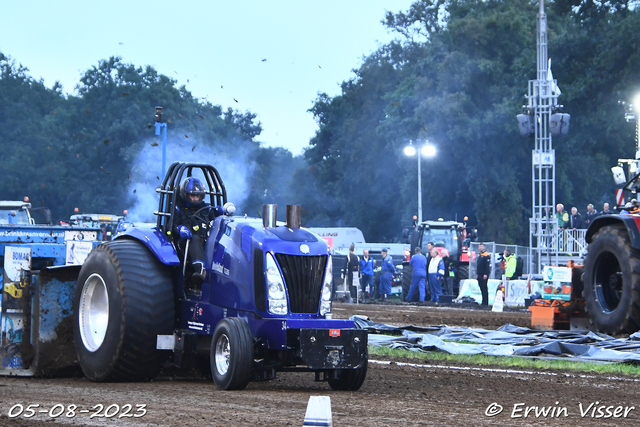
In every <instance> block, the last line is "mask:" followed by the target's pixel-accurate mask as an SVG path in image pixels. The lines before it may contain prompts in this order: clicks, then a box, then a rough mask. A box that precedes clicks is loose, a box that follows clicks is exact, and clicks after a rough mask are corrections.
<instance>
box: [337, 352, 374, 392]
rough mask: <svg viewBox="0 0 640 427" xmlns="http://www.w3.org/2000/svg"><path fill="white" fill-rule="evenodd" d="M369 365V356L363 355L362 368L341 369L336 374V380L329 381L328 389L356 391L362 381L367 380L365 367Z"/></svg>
mask: <svg viewBox="0 0 640 427" xmlns="http://www.w3.org/2000/svg"><path fill="white" fill-rule="evenodd" d="M368 364H369V356H368V354H367V355H365V359H364V362H362V366H360V367H359V368H356V369H341V370H340V371H339V372H338V378H334V379H331V378H330V379H329V387H331V389H332V390H342V391H356V390H358V389H360V387H362V384H363V383H364V380H365V379H366V378H367V366H368Z"/></svg>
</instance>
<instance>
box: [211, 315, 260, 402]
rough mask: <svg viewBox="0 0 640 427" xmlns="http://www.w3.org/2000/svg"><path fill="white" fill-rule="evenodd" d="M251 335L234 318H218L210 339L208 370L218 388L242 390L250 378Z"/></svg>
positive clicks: (247, 327) (251, 358) (251, 359)
mask: <svg viewBox="0 0 640 427" xmlns="http://www.w3.org/2000/svg"><path fill="white" fill-rule="evenodd" d="M252 367H253V338H252V336H251V330H250V329H249V325H248V324H247V322H246V321H244V320H243V319H240V318H238V317H227V318H225V319H222V320H220V322H218V325H217V326H216V329H215V331H214V332H213V339H212V340H211V373H212V375H213V382H215V384H216V385H217V386H218V388H220V389H222V390H242V389H244V388H245V387H246V386H247V384H249V381H251V371H252Z"/></svg>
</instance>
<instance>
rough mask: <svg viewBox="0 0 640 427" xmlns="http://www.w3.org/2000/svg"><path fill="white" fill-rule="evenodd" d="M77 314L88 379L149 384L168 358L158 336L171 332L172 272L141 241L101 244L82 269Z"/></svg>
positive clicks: (78, 346)
mask: <svg viewBox="0 0 640 427" xmlns="http://www.w3.org/2000/svg"><path fill="white" fill-rule="evenodd" d="M74 313H75V314H74V338H75V346H76V351H77V353H78V361H79V363H80V367H81V368H82V371H83V372H84V374H85V375H86V377H87V378H88V379H89V380H91V381H145V380H149V379H151V378H153V377H155V376H156V375H157V374H158V372H159V371H160V368H161V365H162V362H163V360H164V359H166V353H162V352H160V351H158V350H156V336H157V335H159V334H163V335H170V334H172V333H173V322H174V299H173V287H172V282H171V275H170V272H169V270H168V268H167V267H166V266H165V265H164V264H162V263H161V262H160V261H158V260H157V258H156V257H154V256H153V255H152V254H151V252H150V251H149V249H147V248H146V247H145V246H144V245H143V244H142V243H140V242H137V241H132V240H116V241H113V242H108V243H104V244H102V245H99V246H97V247H96V248H94V249H93V250H92V251H91V253H90V254H89V256H88V257H87V259H86V261H85V263H84V265H83V266H82V269H81V270H80V275H79V276H78V287H77V289H76V295H75V299H74Z"/></svg>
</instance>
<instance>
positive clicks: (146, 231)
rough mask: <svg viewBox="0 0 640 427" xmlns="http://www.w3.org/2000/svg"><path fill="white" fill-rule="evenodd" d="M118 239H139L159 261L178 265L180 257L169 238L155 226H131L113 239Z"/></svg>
mask: <svg viewBox="0 0 640 427" xmlns="http://www.w3.org/2000/svg"><path fill="white" fill-rule="evenodd" d="M120 239H135V240H139V241H140V242H142V243H143V244H144V245H145V246H146V247H147V248H149V250H150V251H151V253H153V255H154V256H155V257H156V258H158V261H160V262H161V263H163V264H165V265H170V266H179V265H180V259H179V258H178V254H176V250H175V248H174V247H173V244H172V243H171V240H169V238H168V237H167V236H165V235H164V233H162V232H161V231H160V230H158V228H157V227H131V228H129V229H128V230H126V231H125V232H124V233H122V234H118V235H117V236H116V237H115V239H114V240H120Z"/></svg>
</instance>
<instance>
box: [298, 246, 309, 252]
mask: <svg viewBox="0 0 640 427" xmlns="http://www.w3.org/2000/svg"><path fill="white" fill-rule="evenodd" d="M300 252H302V253H303V254H308V253H309V246H307V245H300Z"/></svg>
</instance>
